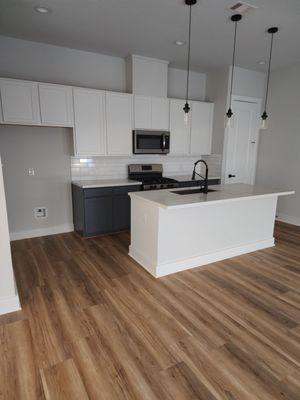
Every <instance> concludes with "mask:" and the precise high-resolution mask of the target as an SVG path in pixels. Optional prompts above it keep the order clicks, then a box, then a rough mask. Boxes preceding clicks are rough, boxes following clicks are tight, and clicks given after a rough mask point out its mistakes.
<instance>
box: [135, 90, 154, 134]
mask: <svg viewBox="0 0 300 400" xmlns="http://www.w3.org/2000/svg"><path fill="white" fill-rule="evenodd" d="M134 127H135V129H151V97H149V96H138V95H136V96H134Z"/></svg>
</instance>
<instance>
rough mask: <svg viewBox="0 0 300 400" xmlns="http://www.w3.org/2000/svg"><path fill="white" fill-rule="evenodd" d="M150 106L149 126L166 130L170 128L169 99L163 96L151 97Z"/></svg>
mask: <svg viewBox="0 0 300 400" xmlns="http://www.w3.org/2000/svg"><path fill="white" fill-rule="evenodd" d="M151 106H152V107H151V128H152V129H161V130H163V131H168V130H169V129H170V100H169V99H166V98H164V97H152V99H151Z"/></svg>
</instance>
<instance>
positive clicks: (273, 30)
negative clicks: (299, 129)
mask: <svg viewBox="0 0 300 400" xmlns="http://www.w3.org/2000/svg"><path fill="white" fill-rule="evenodd" d="M277 32H278V28H277V27H276V26H273V27H272V28H269V29H268V33H269V34H270V35H271V45H270V54H269V66H268V74H267V85H266V95H265V106H264V112H263V114H262V116H261V120H262V121H261V127H260V129H267V127H268V126H267V125H268V124H267V119H268V114H267V105H268V96H269V84H270V72H271V64H272V53H273V40H274V34H275V33H277Z"/></svg>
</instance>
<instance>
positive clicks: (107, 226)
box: [84, 196, 113, 236]
mask: <svg viewBox="0 0 300 400" xmlns="http://www.w3.org/2000/svg"><path fill="white" fill-rule="evenodd" d="M112 204H113V201H112V197H111V196H103V197H93V198H89V199H85V204H84V207H85V235H87V236H88V235H93V234H97V233H107V232H111V231H112V228H113V224H112V223H113V218H112Z"/></svg>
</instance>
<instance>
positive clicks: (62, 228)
mask: <svg viewBox="0 0 300 400" xmlns="http://www.w3.org/2000/svg"><path fill="white" fill-rule="evenodd" d="M73 231H74V226H73V224H67V225H57V226H51V227H50V228H40V229H32V230H29V231H20V232H10V240H11V241H12V240H20V239H29V238H34V237H39V236H48V235H56V234H58V233H66V232H73Z"/></svg>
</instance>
